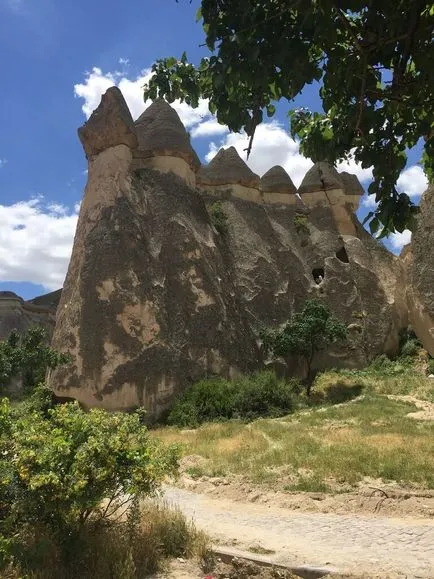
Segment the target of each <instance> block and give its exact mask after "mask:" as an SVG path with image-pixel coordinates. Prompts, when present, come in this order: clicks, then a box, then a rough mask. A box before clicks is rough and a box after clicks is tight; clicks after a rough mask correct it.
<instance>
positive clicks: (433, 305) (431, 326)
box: [403, 185, 434, 356]
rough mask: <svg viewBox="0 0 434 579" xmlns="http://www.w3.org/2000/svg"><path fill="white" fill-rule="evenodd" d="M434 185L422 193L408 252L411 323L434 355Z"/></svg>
mask: <svg viewBox="0 0 434 579" xmlns="http://www.w3.org/2000/svg"><path fill="white" fill-rule="evenodd" d="M433 207H434V185H430V186H429V187H428V189H427V190H426V191H425V193H424V194H423V196H422V199H421V203H420V214H419V216H418V221H417V227H416V230H415V231H414V233H413V239H412V242H411V246H409V247H408V249H407V251H405V252H404V255H403V262H404V264H405V267H406V271H407V298H408V310H409V317H410V323H411V325H412V326H413V329H414V330H415V332H416V334H417V336H418V338H419V339H420V340H421V341H422V343H423V345H424V347H425V348H426V349H427V350H428V352H429V353H430V354H431V356H434V211H433Z"/></svg>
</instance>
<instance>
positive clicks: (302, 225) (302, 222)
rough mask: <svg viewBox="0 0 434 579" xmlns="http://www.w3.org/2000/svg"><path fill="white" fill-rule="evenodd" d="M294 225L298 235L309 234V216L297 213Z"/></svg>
mask: <svg viewBox="0 0 434 579" xmlns="http://www.w3.org/2000/svg"><path fill="white" fill-rule="evenodd" d="M293 223H294V227H295V230H296V232H297V233H298V235H300V234H304V235H309V233H310V232H309V227H308V225H307V216H306V215H303V214H302V213H296V214H295V217H294V220H293Z"/></svg>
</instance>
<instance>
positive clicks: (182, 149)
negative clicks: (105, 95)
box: [135, 99, 200, 167]
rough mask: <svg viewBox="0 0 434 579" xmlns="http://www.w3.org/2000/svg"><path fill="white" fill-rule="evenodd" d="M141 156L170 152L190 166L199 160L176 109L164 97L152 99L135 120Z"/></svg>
mask: <svg viewBox="0 0 434 579" xmlns="http://www.w3.org/2000/svg"><path fill="white" fill-rule="evenodd" d="M135 127H136V132H137V138H138V141H139V146H138V153H139V155H141V156H145V157H146V156H154V157H155V156H159V155H163V156H164V155H174V156H179V157H182V158H184V159H185V160H186V161H187V162H188V163H189V164H190V165H191V166H193V167H198V166H199V165H200V161H199V159H198V156H197V154H196V152H195V151H194V149H193V147H192V146H191V143H190V138H189V136H188V133H187V131H186V130H185V127H184V125H183V124H182V122H181V119H180V118H179V116H178V113H177V112H176V111H175V109H173V108H172V107H171V106H170V105H169V104H168V103H167V102H166V101H165V100H163V99H157V100H156V101H154V102H153V103H152V104H151V105H150V106H149V107H148V108H147V109H146V110H145V111H144V112H143V113H142V114H141V115H140V117H139V118H138V119H137V121H136V122H135Z"/></svg>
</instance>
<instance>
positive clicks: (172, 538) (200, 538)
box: [11, 502, 209, 579]
mask: <svg viewBox="0 0 434 579" xmlns="http://www.w3.org/2000/svg"><path fill="white" fill-rule="evenodd" d="M25 548H26V557H25V558H24V559H23V560H22V561H21V565H20V567H19V568H17V569H15V570H11V572H12V571H13V572H15V573H16V577H21V576H26V577H32V578H33V579H57V578H58V577H68V578H71V579H73V578H76V577H77V578H78V577H80V579H82V578H83V579H91V578H92V579H105V578H106V577H111V578H113V579H136V578H138V577H145V576H147V575H148V574H150V573H155V572H156V571H158V570H161V569H162V568H163V567H164V565H165V561H166V559H167V558H170V557H191V556H197V557H198V558H200V559H203V558H204V557H206V554H207V552H208V550H209V543H208V539H207V537H206V536H205V535H204V534H203V533H202V532H199V531H197V530H196V529H195V527H194V525H193V524H192V523H190V522H188V521H187V520H186V519H185V517H184V515H183V514H182V513H181V512H180V511H179V510H176V509H172V508H168V507H167V506H166V505H165V504H163V503H155V502H145V503H144V504H143V505H141V507H140V508H138V509H137V511H134V509H133V510H132V511H131V513H130V516H129V517H128V518H127V519H126V520H124V521H119V522H117V523H116V524H115V525H110V526H104V525H103V526H99V525H98V526H95V527H93V528H92V527H89V528H87V529H86V532H84V533H83V534H82V535H81V536H80V537H79V538H77V539H76V540H75V541H74V542H72V543H71V553H70V555H71V556H70V558H69V561H68V562H65V561H64V560H63V557H62V555H61V553H60V552H59V548H58V545H56V542H55V541H54V540H53V538H52V537H51V536H50V535H49V534H47V533H46V530H45V529H44V528H42V527H40V528H33V529H29V530H28V532H27V544H26V545H25ZM11 577H14V575H11Z"/></svg>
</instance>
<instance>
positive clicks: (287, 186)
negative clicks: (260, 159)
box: [260, 165, 297, 205]
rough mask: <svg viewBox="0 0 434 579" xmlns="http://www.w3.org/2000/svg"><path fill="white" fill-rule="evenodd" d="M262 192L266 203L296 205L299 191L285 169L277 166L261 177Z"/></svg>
mask: <svg viewBox="0 0 434 579" xmlns="http://www.w3.org/2000/svg"><path fill="white" fill-rule="evenodd" d="M260 185H261V191H262V194H263V197H264V203H278V204H279V203H281V204H284V205H292V204H295V203H296V200H297V197H296V193H297V189H296V187H295V185H294V183H293V182H292V180H291V177H290V176H289V175H288V173H287V172H286V171H285V169H284V168H283V167H280V166H279V165H275V166H274V167H271V169H269V170H268V171H267V172H266V173H265V174H264V175H263V176H262V177H261V184H260Z"/></svg>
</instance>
